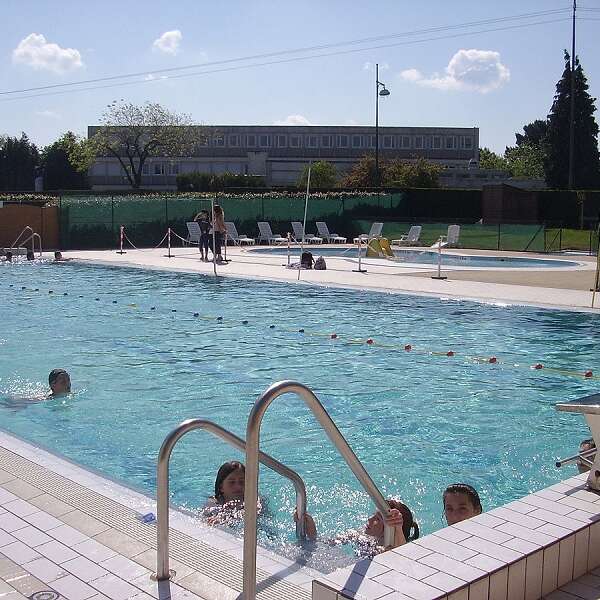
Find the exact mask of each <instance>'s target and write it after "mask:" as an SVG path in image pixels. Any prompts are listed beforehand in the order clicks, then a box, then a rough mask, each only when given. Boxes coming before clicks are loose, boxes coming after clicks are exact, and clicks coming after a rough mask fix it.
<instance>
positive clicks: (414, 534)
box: [387, 499, 419, 542]
mask: <svg viewBox="0 0 600 600" xmlns="http://www.w3.org/2000/svg"><path fill="white" fill-rule="evenodd" d="M387 503H388V504H389V505H390V508H395V509H396V510H399V511H400V514H401V515H402V533H403V534H404V537H405V538H406V541H407V542H412V541H413V540H416V539H417V538H418V537H419V525H418V523H417V522H416V521H415V518H414V517H413V514H412V512H411V510H410V508H408V506H406V504H404V503H402V502H400V501H399V500H394V499H389V500H388V501H387Z"/></svg>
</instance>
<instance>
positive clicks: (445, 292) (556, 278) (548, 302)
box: [64, 247, 600, 311]
mask: <svg viewBox="0 0 600 600" xmlns="http://www.w3.org/2000/svg"><path fill="white" fill-rule="evenodd" d="M311 251H312V252H313V253H314V254H315V256H318V253H319V251H318V248H315V247H311ZM444 252H445V253H447V254H458V255H464V254H469V255H480V256H481V255H482V256H502V257H504V258H511V257H521V258H523V257H525V258H529V259H535V258H539V259H542V260H548V258H549V257H548V256H547V255H538V254H531V253H527V254H525V253H515V252H487V251H466V250H444ZM64 255H65V257H68V258H74V259H77V260H80V261H85V262H89V263H94V264H105V265H114V266H131V267H141V268H148V269H160V270H170V271H183V272H189V273H199V274H203V275H208V276H214V269H213V264H212V263H203V262H200V260H199V256H198V252H197V250H196V249H195V248H189V247H188V248H181V247H177V248H173V249H172V250H171V255H172V256H171V257H170V258H169V257H167V256H166V250H165V249H164V248H160V249H140V250H133V249H130V250H127V251H126V253H125V254H119V253H117V252H115V251H114V250H98V251H93V250H88V251H72V252H65V253H64ZM295 256H296V257H297V256H298V251H297V250H296V251H295ZM228 258H229V259H230V262H229V263H228V264H224V265H217V273H218V275H219V276H223V277H228V276H229V277H241V278H252V279H266V280H271V281H285V282H290V283H296V282H297V281H298V271H297V270H292V269H287V268H285V266H284V264H285V263H286V260H287V259H286V256H278V255H268V254H258V253H254V252H252V250H251V249H246V248H243V249H240V248H233V247H230V248H229V249H228ZM550 258H552V259H555V260H565V261H571V262H573V261H574V262H577V263H578V264H577V266H575V267H572V266H567V267H562V268H554V267H541V268H534V267H525V268H518V269H507V268H487V267H486V268H478V267H468V266H465V267H463V266H453V267H445V268H443V269H442V275H444V276H447V279H443V280H437V279H432V278H431V276H432V275H434V274H435V270H434V268H433V267H432V266H430V265H427V266H424V265H416V264H411V263H406V262H400V263H399V262H392V261H388V260H384V259H366V260H364V261H363V263H362V266H363V268H366V269H367V272H366V273H359V272H355V271H354V270H355V269H357V266H358V265H357V261H356V259H355V258H350V257H349V258H339V257H327V258H326V261H327V270H326V271H314V270H308V271H307V270H302V271H301V272H300V283H303V284H307V283H308V284H313V285H320V286H326V287H342V288H353V289H360V290H373V291H381V292H388V293H404V294H418V295H426V296H437V297H443V298H456V299H468V300H475V301H481V302H492V303H508V304H523V305H533V306H540V307H551V308H563V309H570V310H581V311H586V310H590V309H591V299H592V294H591V292H590V291H589V289H590V287H591V286H592V285H593V281H594V273H595V268H596V259H595V257H593V256H586V255H569V256H554V255H553V256H551V257H550ZM592 310H594V311H598V310H600V294H598V295H597V297H596V301H595V304H594V308H593V309H592Z"/></svg>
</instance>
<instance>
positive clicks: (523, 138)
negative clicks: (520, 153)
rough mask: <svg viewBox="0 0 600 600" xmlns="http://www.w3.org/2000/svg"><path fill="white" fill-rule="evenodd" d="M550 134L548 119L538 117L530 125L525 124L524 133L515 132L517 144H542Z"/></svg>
mask: <svg viewBox="0 0 600 600" xmlns="http://www.w3.org/2000/svg"><path fill="white" fill-rule="evenodd" d="M547 135H548V121H543V120H542V119H536V120H535V121H533V122H532V123H529V125H523V133H515V137H516V138H517V146H521V145H523V144H534V145H537V146H539V145H542V144H544V143H545V141H546V136H547Z"/></svg>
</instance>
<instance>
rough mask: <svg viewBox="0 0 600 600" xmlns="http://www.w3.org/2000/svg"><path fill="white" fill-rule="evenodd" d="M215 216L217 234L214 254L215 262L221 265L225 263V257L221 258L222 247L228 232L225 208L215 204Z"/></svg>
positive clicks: (214, 223) (214, 227) (214, 228)
mask: <svg viewBox="0 0 600 600" xmlns="http://www.w3.org/2000/svg"><path fill="white" fill-rule="evenodd" d="M213 214H214V219H213V230H214V232H215V234H214V235H215V239H214V247H213V254H214V256H215V260H216V261H217V262H219V263H221V262H223V257H222V256H221V246H222V245H223V241H224V239H225V232H226V231H227V227H225V213H224V212H223V208H222V207H221V206H219V205H218V204H215V205H214V207H213Z"/></svg>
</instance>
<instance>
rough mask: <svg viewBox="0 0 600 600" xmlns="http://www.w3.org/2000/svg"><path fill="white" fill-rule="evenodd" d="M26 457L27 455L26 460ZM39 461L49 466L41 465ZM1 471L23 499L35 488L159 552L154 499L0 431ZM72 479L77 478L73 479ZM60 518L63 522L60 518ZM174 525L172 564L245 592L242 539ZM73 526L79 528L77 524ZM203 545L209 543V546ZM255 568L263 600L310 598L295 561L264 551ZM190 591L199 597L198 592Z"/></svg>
mask: <svg viewBox="0 0 600 600" xmlns="http://www.w3.org/2000/svg"><path fill="white" fill-rule="evenodd" d="M6 446H9V447H10V449H7V447H6ZM23 454H25V455H29V456H28V457H27V458H26V457H25V456H23ZM38 457H40V458H38ZM34 461H35V462H34ZM38 462H41V463H46V464H38ZM49 462H52V463H54V466H55V467H56V466H58V465H59V463H61V462H62V463H64V464H63V465H60V467H61V468H60V470H64V471H65V472H66V473H65V475H61V474H59V473H56V472H55V471H54V469H51V468H49V465H48V464H47V463H49ZM0 469H2V470H3V471H5V472H7V473H10V474H12V475H13V476H15V477H16V478H17V479H18V480H20V482H22V483H21V484H20V485H19V487H20V489H21V490H22V491H23V492H24V494H23V495H27V486H32V489H37V490H41V491H42V492H44V493H46V494H49V495H51V496H52V497H54V498H56V499H57V500H59V501H60V502H63V503H65V504H66V505H69V506H70V507H72V508H73V509H79V510H80V511H82V512H84V513H85V514H87V515H89V516H90V517H91V518H93V519H96V520H98V521H100V522H102V523H105V524H106V525H108V526H110V527H111V528H112V529H113V530H116V531H118V532H121V533H123V534H125V535H126V536H127V537H128V538H131V539H133V540H136V541H138V542H141V543H142V544H144V545H146V546H148V547H150V548H152V549H156V526H155V524H144V523H142V522H141V521H140V520H139V516H140V514H142V513H143V511H144V507H145V509H146V510H147V511H148V512H149V511H151V510H152V511H154V510H155V509H154V506H155V502H154V500H152V499H150V498H147V497H144V496H143V495H142V494H138V493H137V492H133V491H132V490H128V489H127V488H122V486H120V485H119V484H117V483H115V482H112V481H110V480H102V478H101V477H100V476H99V475H96V474H93V473H89V472H86V471H85V470H84V469H82V468H81V467H79V466H77V465H74V464H72V463H69V462H68V461H64V460H63V459H61V458H59V457H56V456H52V455H50V454H49V453H47V452H46V451H45V450H40V449H38V448H35V447H34V446H31V445H29V444H28V443H27V442H24V441H22V440H19V439H18V438H15V437H13V436H11V435H10V434H6V433H5V432H2V431H1V430H0ZM57 470H59V469H57ZM80 473H83V476H84V477H85V478H86V479H87V481H88V482H92V480H95V481H94V483H95V484H96V486H97V485H98V484H100V485H101V486H102V487H103V488H104V491H105V493H106V494H107V495H105V494H102V493H99V492H97V491H95V490H93V489H90V488H89V487H86V485H82V484H81V483H79V482H77V481H76V480H75V479H79V477H78V475H79V474H80ZM71 475H73V477H72V478H71ZM6 485H7V484H5V486H6ZM9 487H10V486H9ZM119 488H121V489H119ZM115 492H116V493H115ZM119 492H120V495H121V498H120V499H121V502H119V501H117V500H113V499H112V496H117V497H118V496H119ZM124 497H126V498H127V499H132V498H134V500H137V501H138V502H137V506H138V508H141V511H139V512H138V511H137V510H134V509H133V508H129V507H128V506H126V505H124V504H123V503H122V500H123V498H124ZM58 518H59V519H60V517H58ZM171 525H172V527H171V530H170V557H171V560H172V561H175V562H178V563H180V564H182V565H186V566H187V567H190V568H192V569H194V570H196V571H198V572H200V573H201V574H204V575H205V576H206V577H207V578H210V579H212V580H214V581H215V582H217V583H221V584H222V585H224V586H227V588H229V589H233V590H237V591H238V592H241V590H242V575H243V564H242V561H241V560H240V558H241V547H242V545H241V541H240V540H238V539H237V538H234V537H233V536H231V535H229V534H227V533H225V532H221V531H219V530H215V529H214V528H209V527H203V526H202V525H200V524H198V523H197V521H195V520H193V519H191V518H190V517H187V516H186V515H183V514H178V513H177V512H176V511H172V516H171ZM73 526H74V527H75V528H77V525H76V524H74V525H73ZM180 529H184V530H185V531H181V530H180ZM202 540H206V542H207V543H205V542H204V541H202ZM134 560H135V559H134ZM261 562H262V563H263V565H264V564H268V565H269V567H270V568H269V570H268V571H267V570H262V569H261V568H260V566H261ZM257 564H258V566H259V568H258V569H257V579H258V581H259V598H264V599H265V600H269V599H273V600H275V599H277V600H281V599H282V598H286V599H287V598H289V599H291V600H294V599H297V600H308V598H310V593H309V591H308V590H309V589H310V582H311V580H312V579H313V578H314V577H315V576H316V575H317V573H316V572H314V571H312V570H309V569H302V568H301V567H299V566H297V567H294V563H292V561H288V560H286V559H284V558H282V557H278V556H277V555H275V554H273V553H270V552H268V551H265V550H264V549H260V551H259V555H258V557H257ZM149 566H150V565H149ZM286 575H291V576H292V578H295V579H296V580H297V581H299V582H301V585H300V584H299V585H296V584H295V583H291V582H290V581H285V580H284V579H283V578H284V577H285V576H286ZM294 576H295V577H294ZM260 582H263V585H260ZM179 583H180V585H183V586H184V587H185V582H181V581H180V582H179ZM192 591H195V592H197V590H192Z"/></svg>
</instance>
